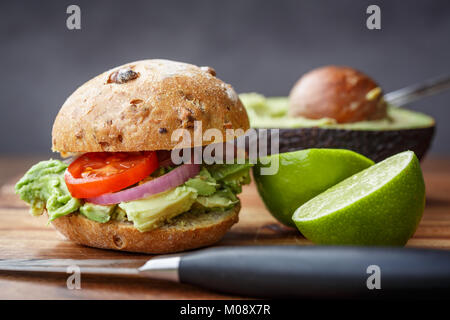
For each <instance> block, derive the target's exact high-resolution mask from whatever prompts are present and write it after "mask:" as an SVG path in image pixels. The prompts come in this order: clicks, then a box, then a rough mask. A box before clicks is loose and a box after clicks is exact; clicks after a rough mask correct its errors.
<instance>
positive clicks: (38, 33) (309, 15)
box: [0, 0, 450, 154]
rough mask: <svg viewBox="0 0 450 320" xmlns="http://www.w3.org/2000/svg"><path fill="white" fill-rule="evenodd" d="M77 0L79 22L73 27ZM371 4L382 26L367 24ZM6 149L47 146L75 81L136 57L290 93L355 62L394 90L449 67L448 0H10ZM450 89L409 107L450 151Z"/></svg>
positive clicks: (0, 24)
mask: <svg viewBox="0 0 450 320" xmlns="http://www.w3.org/2000/svg"><path fill="white" fill-rule="evenodd" d="M69 4H78V5H80V7H81V11H82V30H80V31H69V30H67V28H66V18H67V14H66V8H67V6H68V5H69ZM369 4H378V5H379V6H380V7H381V11H382V30H381V31H370V30H368V29H367V28H366V26H365V21H366V18H367V15H366V13H365V11H366V8H367V6H368V5H369ZM0 40H1V52H0V61H1V62H0V63H1V73H2V77H1V78H0V97H1V110H2V115H1V119H0V136H1V145H0V152H2V153H45V152H49V149H50V140H51V138H50V135H51V126H52V123H53V119H54V117H55V115H56V113H57V112H58V110H59V107H60V106H61V105H62V103H63V102H64V100H65V98H66V97H67V96H68V95H70V94H71V93H72V92H73V91H74V90H75V89H76V88H77V86H79V85H81V84H82V83H83V82H85V81H86V80H88V79H90V78H91V77H94V76H95V75H97V74H99V73H101V72H102V71H104V70H106V69H109V68H111V67H113V66H116V65H120V64H123V63H126V62H129V61H133V60H139V59H145V58H168V59H173V60H179V61H186V62H190V63H194V64H199V65H210V66H213V67H214V68H215V69H216V70H217V73H218V76H219V77H220V78H222V79H223V80H225V81H227V82H229V83H231V84H232V85H233V86H234V87H235V89H236V90H237V91H239V92H246V91H258V92H261V93H264V94H266V95H286V94H287V93H288V92H289V90H290V88H291V86H292V84H293V83H294V82H295V81H296V80H297V78H298V77H299V76H300V75H301V74H303V73H304V72H306V71H308V70H310V69H312V68H315V67H318V66H321V65H325V64H342V65H349V66H353V67H356V68H359V69H361V70H362V71H365V72H366V73H368V74H369V75H371V76H372V77H373V78H375V79H376V80H377V81H378V82H379V83H380V84H381V86H382V87H384V89H385V90H386V91H390V90H394V89H397V88H400V87H402V86H405V85H408V84H412V83H415V82H420V81H422V80H424V79H427V78H430V77H435V76H439V75H443V74H448V73H450V1H448V0H442V1H438V0H434V1H431V0H429V1H427V0H423V1H413V0H409V1H403V0H402V1H400V0H389V1H364V0H352V1H350V0H344V1H343V0H340V1H336V0H320V1H318V0H314V1H313V0H311V1H300V0H296V1H294V0H291V1H288V0H279V1H268V0H259V1H257V0H241V1H237V0H228V1H213V0H198V1H189V0H185V1H2V2H1V4H0ZM449 101H450V93H449V92H447V93H445V94H441V95H439V96H435V97H430V98H427V99H425V100H422V101H421V102H417V103H415V104H413V105H412V106H411V108H413V109H416V110H421V111H424V112H426V113H428V114H430V115H432V116H434V117H435V118H436V119H437V121H438V132H437V136H436V139H435V142H434V145H433V148H432V151H433V152H434V153H441V154H444V153H445V154H450V145H449V143H448V138H449V136H450V126H449V125H448V124H447V121H449V120H450V117H449V115H450V103H449Z"/></svg>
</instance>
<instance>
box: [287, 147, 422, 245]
mask: <svg viewBox="0 0 450 320" xmlns="http://www.w3.org/2000/svg"><path fill="white" fill-rule="evenodd" d="M424 207H425V184H424V181H423V176H422V171H421V169H420V165H419V161H418V159H417V157H416V156H415V154H414V153H413V152H412V151H405V152H402V153H399V154H397V155H394V156H392V157H390V158H388V159H386V160H384V161H382V162H379V163H377V164H376V165H374V166H372V167H370V168H368V169H365V170H363V171H361V172H359V173H356V174H355V175H353V176H351V177H349V178H347V179H345V180H344V181H342V182H340V183H338V184H337V185H335V186H333V187H331V188H330V189H328V190H326V191H325V192H323V193H321V194H320V195H318V196H317V197H315V198H313V199H311V200H310V201H308V202H306V203H305V204H303V205H302V206H301V207H299V208H298V209H297V210H296V211H295V213H294V214H293V216H292V219H293V221H294V222H295V224H296V225H297V228H298V229H299V230H300V231H301V233H302V234H303V235H304V236H305V237H306V238H308V239H309V240H311V241H313V242H315V243H319V244H331V245H335V244H347V245H404V244H406V242H407V241H408V239H409V238H410V237H412V236H413V234H414V232H415V231H416V229H417V226H418V224H419V222H420V219H421V218H422V214H423V210H424Z"/></svg>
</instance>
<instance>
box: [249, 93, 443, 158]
mask: <svg viewBox="0 0 450 320" xmlns="http://www.w3.org/2000/svg"><path fill="white" fill-rule="evenodd" d="M240 98H241V101H242V103H243V104H244V106H245V107H246V109H247V113H248V115H249V118H250V125H251V127H252V128H255V129H256V130H257V131H258V130H259V129H271V128H277V129H279V152H280V153H283V152H289V151H295V150H301V149H308V148H337V149H349V150H353V151H356V152H358V153H360V154H362V155H364V156H366V157H368V158H370V159H372V160H374V161H375V162H378V161H381V160H383V159H385V158H388V157H390V156H392V155H394V154H396V153H399V152H402V151H406V150H412V151H414V153H415V154H416V155H417V157H418V158H419V159H422V158H423V157H424V156H425V154H426V152H427V150H428V149H429V147H430V145H431V141H432V139H433V135H434V131H435V121H434V119H433V118H432V117H430V116H427V115H425V114H422V113H419V112H415V111H411V110H407V109H403V108H398V107H395V106H390V105H389V106H388V107H387V117H386V118H384V119H380V120H370V121H360V122H353V123H336V121H334V120H333V119H329V118H323V119H316V120H312V119H307V118H303V117H290V116H289V115H288V98H287V97H268V98H266V97H264V96H262V95H260V94H257V93H243V94H241V95H240Z"/></svg>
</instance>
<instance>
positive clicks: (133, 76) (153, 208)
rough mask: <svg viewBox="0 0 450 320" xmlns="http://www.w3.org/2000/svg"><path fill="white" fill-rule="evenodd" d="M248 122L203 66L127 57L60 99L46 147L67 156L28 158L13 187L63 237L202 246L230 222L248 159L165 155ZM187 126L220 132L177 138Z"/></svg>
mask: <svg viewBox="0 0 450 320" xmlns="http://www.w3.org/2000/svg"><path fill="white" fill-rule="evenodd" d="M196 122H199V123H201V126H200V127H198V126H195V125H194V124H195V123H196ZM199 128H200V129H199ZM248 128H249V121H248V117H247V113H246V111H245V109H244V107H243V105H242V103H241V101H240V100H239V98H238V96H237V94H236V93H235V92H234V90H233V88H232V87H231V86H230V85H228V84H225V83H224V82H222V81H221V80H219V79H218V78H217V77H216V76H215V71H214V70H213V69H212V68H209V67H197V66H194V65H191V64H185V63H179V62H174V61H168V60H143V61H137V62H133V63H128V64H125V65H123V66H120V67H117V68H114V69H112V70H109V71H107V72H105V73H103V74H101V75H99V76H97V77H95V78H93V79H92V80H90V81H88V82H86V83H85V84H83V85H82V86H81V87H79V88H78V89H77V90H76V91H75V92H74V93H73V94H72V95H71V96H70V97H69V98H68V99H67V100H66V102H65V103H64V105H63V106H62V107H61V109H60V111H59V113H58V115H57V116H56V119H55V122H54V125H53V130H52V149H53V151H55V152H59V153H60V154H61V155H62V156H63V157H64V158H67V159H65V160H63V161H61V160H55V159H51V160H48V161H42V162H40V163H38V164H36V165H34V166H33V167H32V168H31V169H29V170H28V172H27V173H26V174H25V175H24V176H23V177H22V178H21V179H20V181H19V182H18V183H17V184H16V186H15V189H16V193H17V194H19V195H20V197H21V199H22V200H24V201H25V202H27V203H29V204H30V206H31V208H30V211H31V213H32V214H33V215H41V214H43V213H46V214H47V215H48V218H49V221H50V222H51V224H52V225H53V226H54V227H55V228H56V229H57V230H58V231H59V232H60V233H62V234H63V235H64V236H65V237H66V238H68V239H69V240H72V241H74V242H77V243H79V244H83V245H86V246H92V247H97V248H105V249H116V250H124V251H131V252H144V253H169V252H177V251H183V250H189V249H194V248H198V247H202V246H207V245H211V244H213V243H215V242H217V241H219V240H220V239H221V238H222V237H223V235H224V234H225V233H226V231H227V230H228V229H229V228H230V227H231V226H232V225H233V224H234V223H236V222H237V221H238V213H239V210H240V202H239V199H238V198H237V197H236V195H237V194H238V193H240V192H241V190H242V187H241V186H242V185H243V184H246V183H249V181H250V177H249V166H250V164H248V163H237V162H234V163H229V164H221V163H209V164H206V163H205V162H200V163H198V162H196V161H193V157H190V158H189V159H190V160H191V161H184V162H181V163H179V162H177V161H174V157H173V155H174V154H187V152H188V151H190V150H194V149H200V150H203V149H205V148H207V147H208V146H211V145H212V144H221V145H223V144H226V143H227V140H228V142H229V141H230V139H231V138H229V135H228V134H227V130H230V129H235V130H236V132H237V134H238V133H239V132H244V131H246V130H247V129H248ZM238 129H242V130H241V131H240V130H238ZM180 130H181V132H182V134H181V135H180V134H179V132H180ZM195 130H200V134H203V133H205V132H207V131H208V130H214V132H215V133H221V134H222V135H221V137H223V138H222V140H221V139H220V138H218V136H220V135H217V134H216V135H214V139H211V140H212V141H210V140H207V139H200V140H199V139H188V140H187V142H186V141H185V140H183V143H180V137H184V136H185V135H186V134H188V135H192V136H194V135H195V132H194V131H195ZM201 136H202V137H203V135H201ZM174 137H175V139H174ZM176 137H178V139H176ZM183 159H184V157H183ZM222 163H223V161H222ZM227 163H228V162H227Z"/></svg>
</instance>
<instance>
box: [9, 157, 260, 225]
mask: <svg viewBox="0 0 450 320" xmlns="http://www.w3.org/2000/svg"><path fill="white" fill-rule="evenodd" d="M250 166H251V165H250V164H230V165H227V164H223V165H210V166H207V165H205V166H203V167H202V168H201V170H200V172H199V174H198V175H197V176H195V177H194V178H192V179H189V180H188V181H186V182H185V183H184V184H183V185H181V186H179V187H177V188H174V189H171V190H168V191H166V192H161V193H158V194H154V195H152V196H150V197H147V198H144V199H139V200H135V201H130V202H122V203H119V204H118V205H110V206H102V205H95V204H93V203H89V202H85V201H84V200H83V199H76V198H73V197H72V196H71V195H70V193H69V191H68V189H67V186H66V184H65V181H64V172H65V170H66V168H67V164H65V163H64V162H62V161H60V160H48V161H42V162H39V163H38V164H36V165H34V166H33V167H31V169H30V170H28V172H27V173H26V174H25V175H24V176H23V177H22V179H20V180H19V182H18V183H17V184H16V186H15V190H16V193H17V194H19V195H20V198H21V199H22V200H24V201H25V202H27V203H29V204H30V212H31V213H32V214H33V215H41V214H42V213H43V212H44V210H46V211H47V213H48V216H49V220H50V221H51V220H54V219H56V218H59V217H62V216H65V215H67V214H70V213H75V212H76V214H82V215H83V216H84V217H86V218H88V219H90V220H93V221H96V222H99V223H106V222H108V221H110V220H118V221H129V222H132V223H133V224H134V226H135V227H136V229H138V230H139V231H148V230H151V229H153V228H156V227H158V226H160V225H161V224H162V223H164V222H165V221H167V220H169V219H171V218H174V217H175V216H178V215H180V214H182V213H185V212H188V211H193V210H195V211H201V212H205V213H207V212H209V211H217V210H227V209H229V208H231V207H233V206H234V205H235V204H236V203H237V202H238V201H239V200H238V199H237V197H236V194H237V193H240V192H241V191H242V185H243V184H247V183H249V182H250V175H249V168H250Z"/></svg>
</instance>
